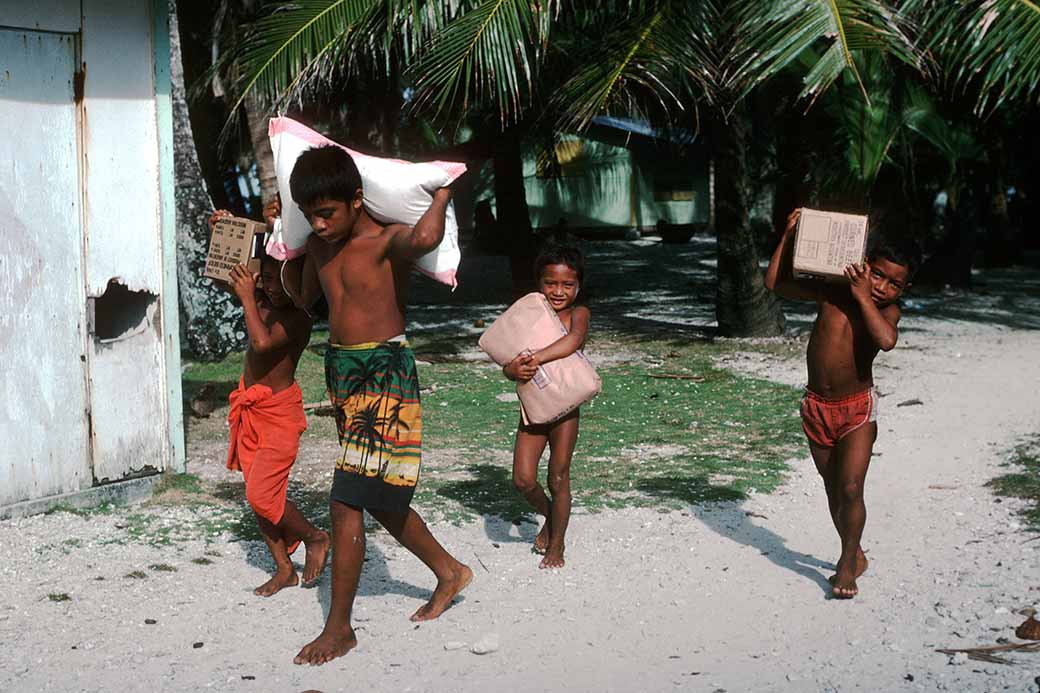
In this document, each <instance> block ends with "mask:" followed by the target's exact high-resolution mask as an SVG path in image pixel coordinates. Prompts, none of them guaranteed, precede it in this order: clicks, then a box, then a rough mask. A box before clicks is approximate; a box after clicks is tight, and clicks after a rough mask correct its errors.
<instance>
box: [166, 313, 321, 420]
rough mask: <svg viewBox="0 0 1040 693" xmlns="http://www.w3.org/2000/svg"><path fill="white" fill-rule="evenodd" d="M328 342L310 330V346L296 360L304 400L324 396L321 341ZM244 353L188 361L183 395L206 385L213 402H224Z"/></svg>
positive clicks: (239, 371)
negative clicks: (211, 359)
mask: <svg viewBox="0 0 1040 693" xmlns="http://www.w3.org/2000/svg"><path fill="white" fill-rule="evenodd" d="M328 341H329V333H328V332H325V331H316V332H314V333H313V334H312V335H311V341H310V345H309V346H308V347H307V348H306V349H305V350H304V351H303V355H302V356H301V357H300V363H299V364H298V365H297V368H296V381H297V382H298V383H299V384H300V389H302V390H303V401H304V402H317V401H323V400H324V399H325V344H326V343H327V342H328ZM245 355H246V354H245V351H236V352H234V353H232V354H229V355H228V356H226V357H225V358H224V359H222V360H220V361H214V362H212V363H192V364H191V366H190V367H189V368H188V369H187V370H186V371H185V372H184V376H183V378H182V381H181V383H182V387H183V390H184V396H185V398H187V399H191V398H193V397H195V396H196V395H198V393H199V391H200V390H202V388H203V387H205V386H206V385H210V386H211V391H212V392H213V394H212V398H213V399H214V401H216V403H217V404H219V405H224V404H226V403H227V398H228V395H229V394H231V392H232V391H233V390H234V389H235V388H237V387H238V380H239V377H240V376H241V375H242V366H243V364H244V363H245Z"/></svg>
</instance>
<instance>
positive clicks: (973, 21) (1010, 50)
mask: <svg viewBox="0 0 1040 693" xmlns="http://www.w3.org/2000/svg"><path fill="white" fill-rule="evenodd" d="M922 10H923V13H924V15H925V16H926V17H927V20H928V24H927V29H928V35H929V36H930V40H929V43H928V46H929V47H930V48H931V49H933V50H934V51H935V52H936V53H937V54H938V56H939V62H940V65H942V66H944V67H945V69H946V72H947V73H948V75H949V76H950V77H951V78H952V80H953V81H954V83H955V84H957V85H959V86H961V87H970V88H974V89H977V91H978V97H977V102H976V106H977V110H978V112H980V113H983V112H989V111H991V110H992V109H996V108H999V107H1000V106H1001V105H1003V104H1004V103H1006V102H1008V101H1017V100H1035V99H1040V2H1037V0H961V1H958V2H948V1H943V0H937V1H936V0H932V1H931V2H928V3H925V7H924V8H922Z"/></svg>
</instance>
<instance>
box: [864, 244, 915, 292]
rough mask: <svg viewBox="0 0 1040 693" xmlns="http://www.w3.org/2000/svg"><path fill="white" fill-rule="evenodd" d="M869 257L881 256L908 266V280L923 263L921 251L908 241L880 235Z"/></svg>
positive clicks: (868, 254)
mask: <svg viewBox="0 0 1040 693" xmlns="http://www.w3.org/2000/svg"><path fill="white" fill-rule="evenodd" d="M867 257H868V258H869V259H871V260H873V259H874V258H880V259H882V260H888V261H889V262H891V263H894V264H897V265H902V266H903V267H906V278H907V281H909V280H911V279H913V278H914V274H915V273H916V272H917V268H918V266H920V264H921V260H920V253H919V252H918V250H917V248H915V247H913V246H912V245H911V244H910V243H908V242H899V241H895V240H893V239H890V238H884V237H878V238H877V239H876V240H875V241H874V242H873V243H872V244H871V247H870V250H869V252H868V253H867Z"/></svg>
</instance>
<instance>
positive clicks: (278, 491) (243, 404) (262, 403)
mask: <svg viewBox="0 0 1040 693" xmlns="http://www.w3.org/2000/svg"><path fill="white" fill-rule="evenodd" d="M228 400H229V401H230V402H231V411H230V412H229V413H228V425H229V426H230V427H231V442H230V445H229V446H228V457H227V466H228V469H237V470H241V472H242V476H243V477H244V478H245V482H246V501H248V502H249V505H250V506H251V507H252V508H253V510H254V511H256V514H257V515H259V516H260V517H263V518H265V519H267V520H270V522H271V523H272V524H278V523H279V522H281V520H282V515H283V513H284V512H285V492H286V489H288V487H289V470H290V469H292V466H293V463H294V462H295V461H296V453H297V452H298V451H299V449H300V436H301V435H302V434H303V432H304V431H305V430H307V416H306V415H305V414H304V413H303V392H301V391H300V386H299V385H297V384H296V383H293V384H292V385H291V386H290V387H288V388H286V389H284V390H282V391H281V392H279V393H278V394H274V393H272V392H271V388H269V387H267V386H266V385H260V384H257V385H252V386H251V387H249V388H246V387H245V383H244V382H243V381H242V380H239V382H238V389H237V390H235V391H234V392H232V393H231V396H230V397H229V398H228ZM290 544H291V545H290V546H289V549H290V550H289V553H292V550H293V549H295V548H296V547H297V546H298V545H299V542H298V541H293V542H290Z"/></svg>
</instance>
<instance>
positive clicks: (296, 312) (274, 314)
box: [257, 297, 313, 332]
mask: <svg viewBox="0 0 1040 693" xmlns="http://www.w3.org/2000/svg"><path fill="white" fill-rule="evenodd" d="M257 306H258V307H259V308H260V309H261V310H262V311H263V312H264V314H265V316H266V318H267V320H268V321H269V322H277V323H280V324H281V325H282V327H284V328H285V330H286V332H290V331H295V330H302V329H306V330H310V328H311V323H312V322H313V320H312V318H311V316H310V315H309V314H308V313H307V311H305V310H303V309H302V308H298V307H296V306H295V305H293V304H290V305H288V306H284V307H281V308H279V307H276V306H273V305H271V303H270V302H269V301H268V300H267V298H266V297H264V298H263V299H262V301H257Z"/></svg>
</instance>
